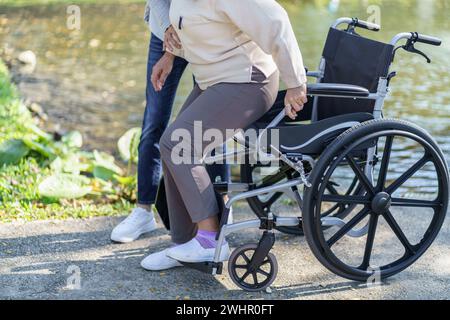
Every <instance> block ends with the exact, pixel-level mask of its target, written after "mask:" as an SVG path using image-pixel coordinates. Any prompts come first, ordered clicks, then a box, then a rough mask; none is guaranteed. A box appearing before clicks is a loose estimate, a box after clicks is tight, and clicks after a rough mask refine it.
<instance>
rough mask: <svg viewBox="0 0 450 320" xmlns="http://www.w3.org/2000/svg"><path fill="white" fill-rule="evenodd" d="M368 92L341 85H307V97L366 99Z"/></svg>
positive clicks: (361, 88)
mask: <svg viewBox="0 0 450 320" xmlns="http://www.w3.org/2000/svg"><path fill="white" fill-rule="evenodd" d="M369 94H370V92H369V90H367V89H366V88H363V87H359V86H354V85H350V84H341V83H313V84H308V95H309V96H327V97H348V98H366V97H368V96H369Z"/></svg>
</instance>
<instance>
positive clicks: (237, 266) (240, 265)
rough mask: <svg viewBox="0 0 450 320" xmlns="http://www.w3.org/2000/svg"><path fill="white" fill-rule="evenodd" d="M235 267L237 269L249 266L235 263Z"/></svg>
mask: <svg viewBox="0 0 450 320" xmlns="http://www.w3.org/2000/svg"><path fill="white" fill-rule="evenodd" d="M234 267H235V268H236V269H247V268H248V266H246V265H243V264H235V265H234Z"/></svg>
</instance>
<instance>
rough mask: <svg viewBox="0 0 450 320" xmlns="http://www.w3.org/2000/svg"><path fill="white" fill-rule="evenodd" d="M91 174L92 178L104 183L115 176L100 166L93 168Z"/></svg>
mask: <svg viewBox="0 0 450 320" xmlns="http://www.w3.org/2000/svg"><path fill="white" fill-rule="evenodd" d="M92 174H93V175H94V177H96V178H98V179H102V180H105V181H110V180H113V179H114V178H115V176H117V175H116V173H115V172H114V171H112V170H110V169H108V168H105V167H102V166H94V170H93V172H92Z"/></svg>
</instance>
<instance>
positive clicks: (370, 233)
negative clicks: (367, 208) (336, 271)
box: [359, 214, 378, 270]
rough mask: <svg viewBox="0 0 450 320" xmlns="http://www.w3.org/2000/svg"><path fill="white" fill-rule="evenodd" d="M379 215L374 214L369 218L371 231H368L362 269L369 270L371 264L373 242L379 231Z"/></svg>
mask: <svg viewBox="0 0 450 320" xmlns="http://www.w3.org/2000/svg"><path fill="white" fill-rule="evenodd" d="M377 224H378V215H376V214H372V215H371V216H370V220H369V231H368V233H367V240H366V247H365V249H364V258H363V262H362V264H361V266H360V267H359V268H360V269H363V270H367V268H368V267H369V265H370V257H371V256H372V249H373V242H374V240H375V234H376V231H377Z"/></svg>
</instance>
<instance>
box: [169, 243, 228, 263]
mask: <svg viewBox="0 0 450 320" xmlns="http://www.w3.org/2000/svg"><path fill="white" fill-rule="evenodd" d="M167 256H168V257H170V258H172V259H175V260H177V261H180V262H187V263H200V262H208V261H213V260H214V253H213V254H212V255H211V256H205V257H198V258H193V257H184V256H183V255H182V254H179V255H178V254H176V253H174V252H171V251H170V250H169V251H168V252H167ZM229 258H230V249H229V247H227V246H223V247H222V250H221V252H220V258H219V261H220V262H224V261H227V260H228V259H229Z"/></svg>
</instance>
